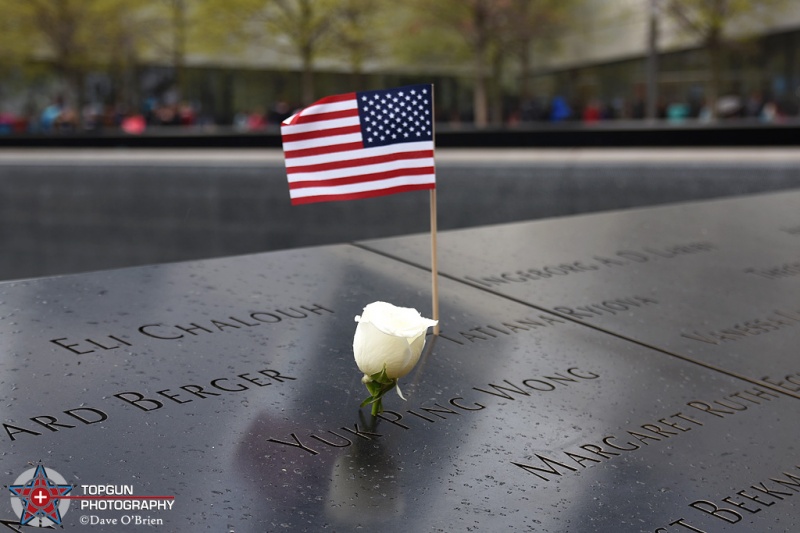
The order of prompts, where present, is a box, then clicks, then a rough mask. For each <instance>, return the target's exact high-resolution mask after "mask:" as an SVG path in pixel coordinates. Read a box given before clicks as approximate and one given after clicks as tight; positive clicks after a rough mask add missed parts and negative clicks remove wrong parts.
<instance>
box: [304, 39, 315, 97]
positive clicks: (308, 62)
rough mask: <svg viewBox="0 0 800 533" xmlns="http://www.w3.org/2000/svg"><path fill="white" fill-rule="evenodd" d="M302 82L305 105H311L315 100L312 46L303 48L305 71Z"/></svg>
mask: <svg viewBox="0 0 800 533" xmlns="http://www.w3.org/2000/svg"><path fill="white" fill-rule="evenodd" d="M301 84H302V87H301V93H302V95H303V105H310V104H311V103H313V102H314V60H313V54H312V52H311V49H310V47H306V48H304V50H303V72H302V79H301Z"/></svg>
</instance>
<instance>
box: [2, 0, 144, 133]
mask: <svg viewBox="0 0 800 533" xmlns="http://www.w3.org/2000/svg"><path fill="white" fill-rule="evenodd" d="M148 1H149V0H59V1H57V2H53V1H49V0H26V1H24V2H20V1H18V0H16V1H15V0H0V12H2V13H3V24H4V25H5V26H6V27H5V28H3V30H4V31H3V32H2V33H3V37H2V42H3V44H4V45H7V43H11V44H10V45H9V48H5V46H4V51H5V50H10V51H11V53H13V54H14V55H16V56H17V57H18V59H21V60H24V61H33V60H38V61H46V62H50V63H52V66H53V69H54V71H55V72H56V74H57V75H58V76H59V77H60V78H61V79H62V81H63V83H64V84H65V86H66V87H67V88H68V91H69V92H70V93H71V94H72V95H73V97H74V99H75V102H74V103H75V107H76V111H77V115H76V116H77V117H78V119H79V120H80V118H81V114H80V111H81V110H82V108H83V105H84V102H85V87H84V84H85V79H86V74H87V73H88V72H89V71H90V70H91V69H93V68H103V67H108V66H111V65H116V64H120V63H122V62H126V61H131V60H132V56H135V54H136V51H137V48H138V45H139V44H141V41H142V38H143V35H142V34H141V32H140V31H138V30H139V29H140V25H139V22H140V21H142V19H141V14H142V12H143V11H142V8H143V7H144V6H146V5H147V3H148Z"/></svg>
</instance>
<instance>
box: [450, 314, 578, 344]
mask: <svg viewBox="0 0 800 533" xmlns="http://www.w3.org/2000/svg"><path fill="white" fill-rule="evenodd" d="M556 324H566V321H564V320H562V319H560V318H557V317H555V316H551V315H545V314H541V315H539V316H537V317H534V318H531V317H525V318H518V319H515V320H508V321H506V322H500V323H499V324H486V325H483V326H476V327H474V328H470V329H467V330H462V331H456V332H451V331H447V332H444V331H443V332H440V333H439V337H441V338H442V339H445V340H448V341H450V342H454V343H456V344H459V345H461V346H463V345H464V344H466V342H470V343H474V342H479V341H487V340H491V339H496V338H497V337H500V336H504V335H514V334H517V333H522V332H524V331H531V330H535V329H539V328H546V327H550V326H555V325H556Z"/></svg>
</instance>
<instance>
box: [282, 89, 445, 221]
mask: <svg viewBox="0 0 800 533" xmlns="http://www.w3.org/2000/svg"><path fill="white" fill-rule="evenodd" d="M432 97H433V86H432V85H430V84H427V85H410V86H407V87H398V88H395V89H385V90H379V91H363V92H355V93H347V94H341V95H336V96H328V97H326V98H323V99H322V100H319V101H317V102H315V103H314V104H312V105H310V106H309V107H306V108H305V109H302V110H301V111H299V112H297V113H296V114H294V115H293V116H291V117H289V118H288V119H286V120H285V121H284V122H283V124H282V125H281V136H282V138H283V152H284V156H285V159H286V172H287V175H288V178H289V196H290V197H291V200H292V205H298V204H308V203H313V202H328V201H334V200H354V199H358V198H370V197H373V196H383V195H386V194H394V193H398V192H406V191H416V190H421V189H433V188H435V187H436V174H435V172H434V164H433V147H434V143H433V98H432Z"/></svg>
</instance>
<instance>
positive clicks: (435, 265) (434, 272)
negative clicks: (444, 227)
mask: <svg viewBox="0 0 800 533" xmlns="http://www.w3.org/2000/svg"><path fill="white" fill-rule="evenodd" d="M431 297H432V300H433V316H432V317H431V318H433V320H439V261H438V259H437V249H436V189H435V188H434V189H431ZM433 334H434V335H438V334H439V324H438V323H437V324H436V325H435V326H433Z"/></svg>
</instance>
